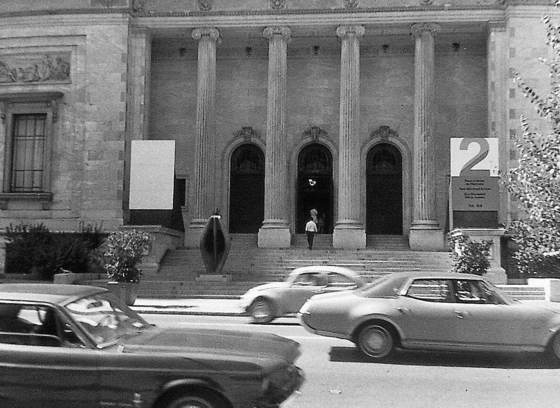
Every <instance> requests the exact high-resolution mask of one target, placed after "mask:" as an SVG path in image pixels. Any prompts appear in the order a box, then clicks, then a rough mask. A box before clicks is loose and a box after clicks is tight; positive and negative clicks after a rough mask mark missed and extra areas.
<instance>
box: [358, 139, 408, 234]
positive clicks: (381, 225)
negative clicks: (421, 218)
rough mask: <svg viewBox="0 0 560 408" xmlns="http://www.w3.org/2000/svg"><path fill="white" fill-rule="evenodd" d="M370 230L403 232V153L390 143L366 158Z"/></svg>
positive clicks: (377, 148) (367, 229) (381, 146)
mask: <svg viewBox="0 0 560 408" xmlns="http://www.w3.org/2000/svg"><path fill="white" fill-rule="evenodd" d="M366 166H367V167H366V174H367V182H366V185H367V186H366V209H367V210H366V233H367V234H388V235H390V234H395V235H400V234H402V222H403V208H402V198H403V196H402V194H403V193H402V156H401V153H400V152H399V150H398V149H397V148H396V147H395V146H393V145H392V144H389V143H379V144H377V145H375V146H373V147H372V148H371V149H370V151H369V152H368V154H367V159H366Z"/></svg>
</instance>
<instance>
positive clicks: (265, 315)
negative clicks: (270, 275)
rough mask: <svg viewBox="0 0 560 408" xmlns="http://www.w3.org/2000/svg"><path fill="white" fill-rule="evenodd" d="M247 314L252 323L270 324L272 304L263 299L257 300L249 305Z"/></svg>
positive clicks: (272, 312)
mask: <svg viewBox="0 0 560 408" xmlns="http://www.w3.org/2000/svg"><path fill="white" fill-rule="evenodd" d="M249 314H250V315H251V320H252V322H253V323H258V324H264V323H270V322H271V321H272V320H273V319H274V317H275V316H274V308H273V306H272V302H271V301H269V300H266V299H263V298H258V299H255V300H254V301H253V303H251V306H250V307H249Z"/></svg>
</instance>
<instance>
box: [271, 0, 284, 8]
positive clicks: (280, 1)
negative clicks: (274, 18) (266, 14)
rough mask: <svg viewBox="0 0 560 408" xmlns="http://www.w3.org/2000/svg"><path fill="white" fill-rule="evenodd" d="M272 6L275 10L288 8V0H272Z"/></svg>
mask: <svg viewBox="0 0 560 408" xmlns="http://www.w3.org/2000/svg"><path fill="white" fill-rule="evenodd" d="M270 7H272V8H273V9H274V10H279V9H283V8H286V0H270Z"/></svg>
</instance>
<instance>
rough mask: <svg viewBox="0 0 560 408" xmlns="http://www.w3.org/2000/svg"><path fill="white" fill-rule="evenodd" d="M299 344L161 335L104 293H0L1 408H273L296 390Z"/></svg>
mask: <svg viewBox="0 0 560 408" xmlns="http://www.w3.org/2000/svg"><path fill="white" fill-rule="evenodd" d="M299 354H300V351H299V344H298V343H297V342H295V341H293V340H289V339H286V338H283V337H280V336H276V335H273V334H257V333H248V332H241V331H230V330H227V331H226V330H211V329H208V330H203V329H199V328H197V329H184V328H181V329H177V328H173V329H162V328H158V327H156V326H154V325H151V324H148V323H147V322H146V321H145V320H144V319H142V317H140V316H139V315H138V314H137V313H136V312H134V311H132V310H131V309H130V308H128V307H127V306H126V305H123V304H121V302H119V301H118V300H117V299H115V298H113V297H112V296H111V295H110V294H109V292H107V291H106V290H105V289H103V288H98V287H91V286H78V285H55V284H1V285H0V407H2V408H16V407H17V408H20V407H22V408H23V407H25V408H28V407H30V406H40V407H41V408H49V407H52V408H90V407H91V408H94V407H95V408H98V407H135V408H235V407H267V408H268V407H277V406H279V404H280V403H281V402H283V401H284V400H285V399H287V398H288V397H289V396H290V395H291V394H292V393H293V392H294V391H296V390H297V389H298V388H299V387H300V386H301V384H302V381H303V375H302V373H301V371H300V370H299V369H298V368H297V367H296V366H295V365H294V362H295V360H296V359H297V357H298V356H299Z"/></svg>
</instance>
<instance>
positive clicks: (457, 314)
mask: <svg viewBox="0 0 560 408" xmlns="http://www.w3.org/2000/svg"><path fill="white" fill-rule="evenodd" d="M455 317H456V318H457V319H464V318H465V313H463V312H460V311H458V310H455Z"/></svg>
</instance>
